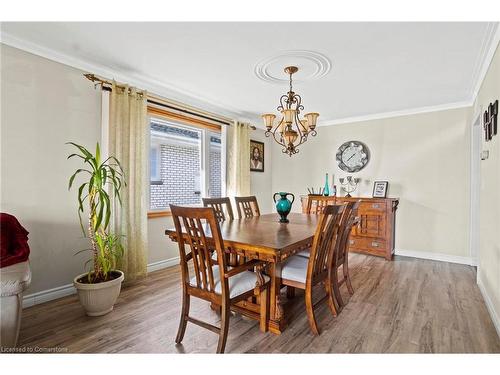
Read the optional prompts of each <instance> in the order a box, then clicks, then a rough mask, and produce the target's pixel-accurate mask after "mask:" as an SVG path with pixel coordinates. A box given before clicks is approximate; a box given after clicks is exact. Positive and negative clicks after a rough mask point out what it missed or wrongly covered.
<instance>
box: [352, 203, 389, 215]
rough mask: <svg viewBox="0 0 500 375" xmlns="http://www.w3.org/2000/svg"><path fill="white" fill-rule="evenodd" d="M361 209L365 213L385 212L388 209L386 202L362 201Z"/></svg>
mask: <svg viewBox="0 0 500 375" xmlns="http://www.w3.org/2000/svg"><path fill="white" fill-rule="evenodd" d="M359 210H360V211H361V212H365V213H375V214H381V215H382V214H384V213H385V212H386V210H387V207H386V204H385V203H384V202H361V204H360V205H359Z"/></svg>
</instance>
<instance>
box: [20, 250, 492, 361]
mask: <svg viewBox="0 0 500 375" xmlns="http://www.w3.org/2000/svg"><path fill="white" fill-rule="evenodd" d="M349 264H350V267H351V276H352V283H353V286H354V290H355V293H354V296H352V297H351V298H350V300H349V295H348V293H347V291H346V290H345V288H344V287H343V288H342V293H343V294H342V295H343V297H344V298H345V299H346V300H349V303H348V305H347V306H346V308H345V309H344V310H343V311H342V313H341V314H340V315H339V316H338V317H337V318H333V317H332V316H331V314H330V311H329V309H328V306H327V305H326V303H324V304H322V306H320V307H318V308H317V310H316V314H317V315H316V318H317V321H318V325H319V327H320V329H321V331H322V333H321V335H320V336H313V335H312V334H311V331H310V329H309V325H308V322H307V317H306V314H305V308H304V303H303V294H302V293H301V292H300V291H297V294H296V297H295V299H293V300H290V301H288V302H287V306H286V308H290V309H291V310H292V314H293V320H292V321H291V322H290V325H289V327H288V328H287V329H286V331H285V332H284V333H283V334H282V335H279V336H277V335H273V334H271V333H261V332H259V327H258V322H256V321H251V320H247V319H244V318H242V317H241V316H239V315H234V316H232V317H231V321H230V326H229V336H228V341H227V346H226V353H500V339H499V337H498V336H497V334H496V331H495V327H494V326H493V323H492V321H491V319H490V316H489V314H488V311H487V310H486V306H485V304H484V301H483V298H482V296H481V294H480V292H479V289H478V287H477V285H476V283H475V280H476V272H475V269H474V268H473V267H469V266H464V265H458V264H451V263H444V262H435V261H428V260H420V259H414V258H405V257H396V258H395V260H394V261H393V262H388V261H386V260H384V259H381V258H376V257H371V256H366V255H361V254H350V258H349ZM179 279H180V272H179V268H178V267H172V268H169V269H165V270H161V271H157V272H154V273H151V274H150V275H149V276H148V277H147V278H145V279H144V280H142V281H140V282H138V283H136V284H134V285H132V286H129V287H125V288H123V290H122V293H121V295H120V298H119V300H118V302H117V304H116V306H115V310H114V311H113V312H112V313H110V314H108V315H106V316H103V317H96V318H90V317H87V316H85V315H84V313H83V311H82V309H81V307H80V306H79V304H78V301H77V297H76V296H70V297H66V298H62V299H60V300H57V301H52V302H48V303H45V304H42V305H38V306H34V307H31V308H28V309H25V310H24V311H23V320H22V327H21V332H20V337H19V345H20V346H24V347H39V348H51V347H58V348H60V350H61V351H68V352H86V353H87V352H90V353H115V352H122V353H214V352H215V349H216V347H217V338H218V336H217V335H215V334H213V333H211V332H208V331H207V330H205V329H203V328H200V327H197V326H195V325H194V324H188V327H187V330H186V335H185V338H184V341H183V343H182V345H179V346H176V345H175V343H174V339H175V334H176V331H177V326H178V321H179V316H180V307H181V303H180V302H181V301H180V295H181V294H180V290H179ZM322 289H323V288H317V292H318V295H317V296H316V297H317V298H319V297H321V296H322V294H320V292H321V293H322V292H323V291H322ZM282 292H283V295H284V294H285V293H284V290H283V291H282ZM283 299H286V297H283ZM191 305H192V307H191V315H192V316H194V317H201V318H202V319H205V320H206V321H209V322H211V323H214V324H217V325H218V324H219V316H218V315H217V314H216V313H215V312H213V311H212V310H210V308H209V306H208V304H207V303H205V302H203V301H198V300H196V299H192V302H191Z"/></svg>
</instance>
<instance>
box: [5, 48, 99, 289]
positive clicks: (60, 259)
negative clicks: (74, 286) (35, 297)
mask: <svg viewBox="0 0 500 375" xmlns="http://www.w3.org/2000/svg"><path fill="white" fill-rule="evenodd" d="M0 53H1V59H0V64H1V80H0V81H1V86H0V91H1V96H2V97H1V178H0V179H1V194H0V206H1V208H0V209H1V211H2V212H8V213H10V214H13V215H15V216H16V217H17V218H18V219H19V221H20V222H21V224H22V225H23V226H24V227H25V228H26V229H27V230H28V231H29V232H30V233H29V245H30V248H31V255H30V262H31V267H32V271H33V281H32V284H31V287H30V288H29V290H28V292H27V293H28V294H29V293H34V292H38V291H41V290H46V289H51V288H55V287H59V286H61V285H65V284H69V283H71V282H72V281H73V278H74V277H75V276H76V275H78V274H80V273H82V272H84V268H83V265H84V262H85V260H86V259H87V258H88V254H80V255H78V256H75V255H74V253H75V252H76V251H78V250H81V249H85V248H86V247H88V242H87V240H85V239H83V238H82V232H81V229H80V225H79V223H78V216H77V201H76V191H74V190H73V191H71V192H69V191H68V179H69V177H70V176H71V174H72V172H73V171H74V170H76V168H78V165H79V163H78V161H77V160H66V157H67V156H68V155H69V154H70V153H71V152H73V150H72V148H70V147H69V146H67V145H65V142H68V141H74V142H76V143H80V144H82V145H84V146H86V147H91V148H94V147H95V143H96V141H97V140H98V139H99V138H100V135H101V129H100V120H101V119H100V111H101V104H100V96H101V95H100V92H99V91H97V90H94V88H93V86H92V85H91V84H89V82H88V81H87V80H86V79H84V78H83V76H82V72H81V71H79V70H77V69H73V68H70V67H68V66H65V65H62V64H59V63H55V62H53V61H50V60H47V59H44V58H41V57H38V56H35V55H32V54H29V53H26V52H23V51H20V50H18V49H15V48H11V47H8V46H5V45H3V44H0Z"/></svg>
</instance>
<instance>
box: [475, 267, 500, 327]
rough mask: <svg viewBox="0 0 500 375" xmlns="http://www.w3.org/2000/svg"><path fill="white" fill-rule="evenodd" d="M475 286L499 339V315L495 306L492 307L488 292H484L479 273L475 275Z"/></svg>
mask: <svg viewBox="0 0 500 375" xmlns="http://www.w3.org/2000/svg"><path fill="white" fill-rule="evenodd" d="M477 286H478V287H479V290H480V291H481V294H482V295H483V299H484V302H485V303H486V308H487V309H488V312H489V313H490V317H491V320H492V321H493V325H494V326H495V329H496V330H497V335H498V337H500V314H499V313H498V312H497V311H496V310H495V306H494V305H493V302H492V301H491V298H490V296H489V294H488V292H487V291H486V288H485V287H484V284H483V281H482V280H481V276H479V272H478V274H477Z"/></svg>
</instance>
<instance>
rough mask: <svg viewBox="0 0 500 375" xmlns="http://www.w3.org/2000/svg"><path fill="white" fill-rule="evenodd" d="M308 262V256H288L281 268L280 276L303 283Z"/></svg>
mask: <svg viewBox="0 0 500 375" xmlns="http://www.w3.org/2000/svg"><path fill="white" fill-rule="evenodd" d="M308 264H309V258H306V257H303V256H299V255H294V256H292V257H290V258H288V260H287V261H286V262H285V264H284V265H283V267H282V268H281V278H282V279H285V280H292V281H298V282H299V283H304V284H305V283H306V277H307V266H308Z"/></svg>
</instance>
